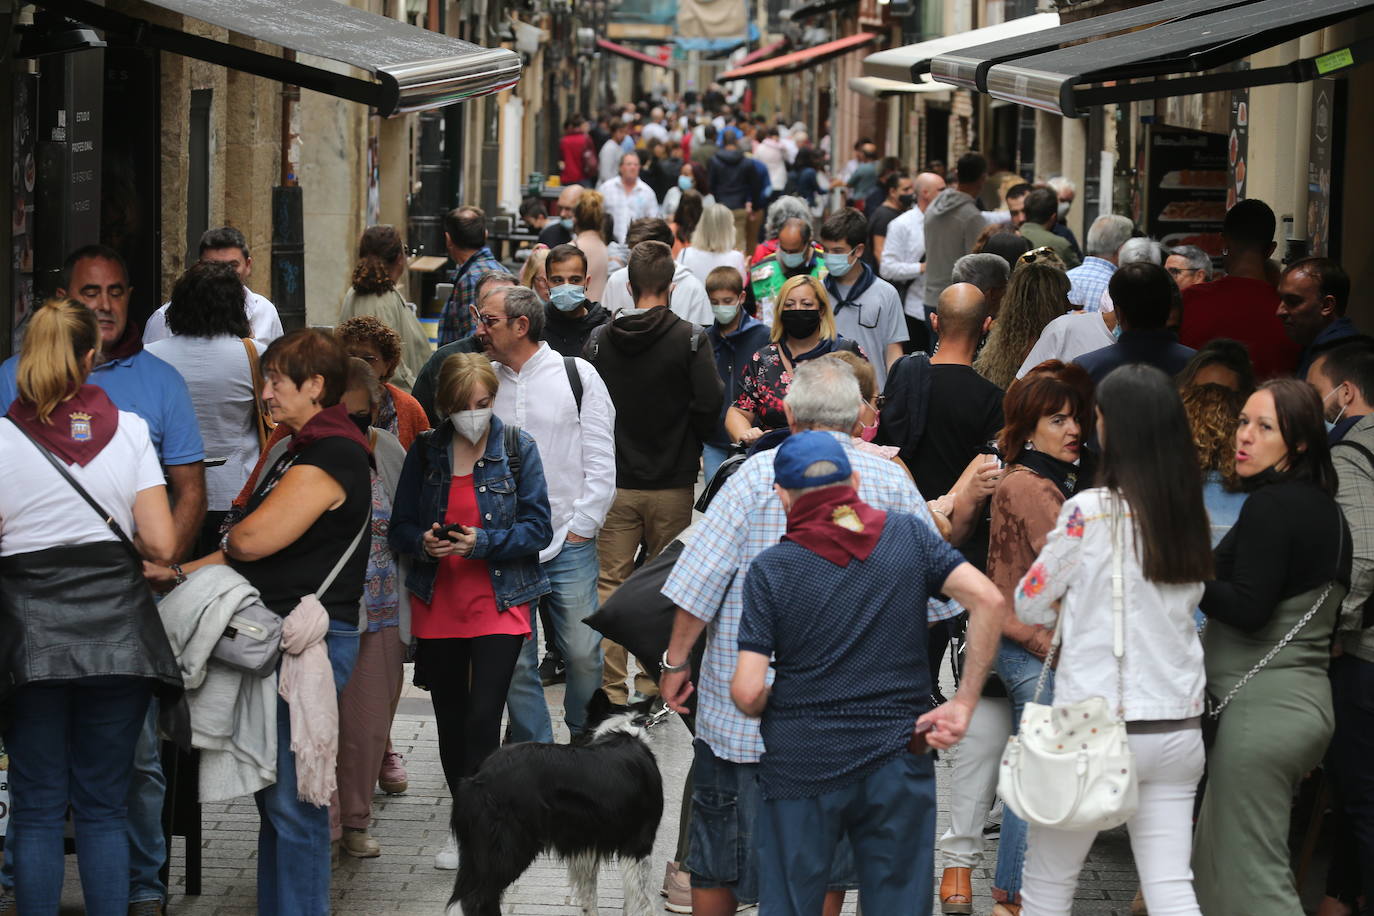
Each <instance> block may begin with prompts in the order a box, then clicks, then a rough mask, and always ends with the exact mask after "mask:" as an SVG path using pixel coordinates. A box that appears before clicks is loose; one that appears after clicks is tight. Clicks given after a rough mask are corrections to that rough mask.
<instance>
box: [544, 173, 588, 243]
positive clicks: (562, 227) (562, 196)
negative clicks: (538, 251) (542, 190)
mask: <svg viewBox="0 0 1374 916" xmlns="http://www.w3.org/2000/svg"><path fill="white" fill-rule="evenodd" d="M581 197H582V186H581V185H578V184H575V185H570V186H568V187H565V188H564V189H563V190H561V191H559V192H558V219H551V220H549V221H548V223H547V224H546V225H545V226H544V231H543V232H540V233H539V244H541V245H548V246H549V247H550V248H557V247H558V246H559V245H569V244H571V243H572V239H573V209H574V208H576V207H577V202H578V200H580V199H581Z"/></svg>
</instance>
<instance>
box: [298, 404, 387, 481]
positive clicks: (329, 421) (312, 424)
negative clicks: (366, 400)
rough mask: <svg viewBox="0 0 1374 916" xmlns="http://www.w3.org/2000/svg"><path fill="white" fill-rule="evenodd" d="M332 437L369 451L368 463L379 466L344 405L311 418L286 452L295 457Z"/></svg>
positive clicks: (337, 405) (336, 405)
mask: <svg viewBox="0 0 1374 916" xmlns="http://www.w3.org/2000/svg"><path fill="white" fill-rule="evenodd" d="M332 437H337V438H340V439H348V440H350V441H352V442H356V443H358V444H359V445H361V446H362V447H363V448H365V449H367V460H368V463H369V464H371V465H372V466H373V467H374V468H375V467H376V466H377V463H376V461H375V459H373V457H372V449H371V448H370V447H369V445H368V441H367V439H366V437H364V436H363V434H362V432H361V431H360V430H359V429H358V427H357V424H355V423H354V422H353V421H352V420H350V419H349V418H348V409H347V408H345V407H344V406H343V404H335V405H334V406H333V407H326V408H324V409H323V410H321V411H320V412H319V413H317V414H315V415H314V416H313V417H311V418H310V419H309V420H308V421H307V422H306V424H305V425H304V426H302V427H301V428H300V429H298V430H296V434H295V435H294V436H292V437H291V442H290V444H288V445H287V446H286V452H287V454H288V455H292V456H294V455H297V454H299V453H300V451H301V450H302V449H304V448H305V447H306V446H308V445H313V444H314V443H316V442H319V441H320V440H321V439H329V438H332Z"/></svg>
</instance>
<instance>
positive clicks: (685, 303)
mask: <svg viewBox="0 0 1374 916" xmlns="http://www.w3.org/2000/svg"><path fill="white" fill-rule="evenodd" d="M601 305H602V307H603V308H605V309H606V311H608V312H610V313H611V317H612V318H614V317H615V316H616V315H619V314H620V313H621V312H623V311H625V310H626V309H632V308H634V307H635V300H634V296H632V295H631V294H630V268H628V267H622V268H620V269H619V270H617V271H615V272H614V273H612V274H611V277H610V279H609V280H607V281H606V291H605V292H603V293H602V294H601ZM668 311H670V312H672V313H673V314H674V315H676V316H677V317H679V318H681V319H682V320H683V321H690V322H691V323H692V324H695V325H698V326H699V327H703V328H709V327H710V326H711V325H713V324H715V322H716V317H715V313H714V312H712V311H711V297H710V296H708V295H706V287H705V285H704V284H703V283H702V282H701V281H700V280H698V279H697V278H696V276H694V275H693V274H692V271H691V270H690V269H688V267H687V265H686V264H674V265H673V286H672V292H670V293H669V294H668Z"/></svg>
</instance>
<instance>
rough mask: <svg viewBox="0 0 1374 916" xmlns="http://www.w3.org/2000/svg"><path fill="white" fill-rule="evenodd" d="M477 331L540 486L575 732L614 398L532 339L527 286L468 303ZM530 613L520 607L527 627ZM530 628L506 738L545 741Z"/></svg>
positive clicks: (608, 487) (537, 328) (500, 401)
mask: <svg viewBox="0 0 1374 916" xmlns="http://www.w3.org/2000/svg"><path fill="white" fill-rule="evenodd" d="M478 312H479V318H478V322H477V336H478V338H480V339H481V341H482V346H483V348H484V349H485V350H486V352H487V355H488V356H490V357H491V359H492V368H493V369H495V370H496V377H497V378H498V379H499V380H500V382H501V384H500V387H499V388H498V389H497V391H496V397H495V398H494V399H493V401H492V410H493V411H495V413H496V416H498V417H500V418H501V422H502V423H504V424H506V425H507V426H518V427H519V428H521V429H523V430H525V432H527V433H529V434H530V435H531V436H533V437H534V441H535V443H536V444H538V446H539V457H540V460H541V462H542V463H543V466H544V479H545V481H546V483H547V484H548V489H549V509H550V512H551V521H552V523H553V539H552V540H551V541H550V542H549V546H547V547H545V548H544V549H543V550H541V551H540V552H539V562H540V564H541V565H542V566H543V568H544V574H545V575H546V576H547V577H548V579H549V585H550V587H551V588H552V591H551V592H550V593H549V594H548V595H546V596H545V597H544V598H543V599H541V601H543V603H544V604H545V607H546V609H547V610H548V612H549V615H548V617H549V621H550V623H551V624H552V627H553V632H551V633H546V634H545V635H544V638H545V641H546V642H549V643H555V642H556V644H557V646H558V650H559V653H560V654H561V656H562V658H563V662H564V664H565V665H566V666H567V678H568V686H567V692H566V694H564V698H563V715H564V721H565V722H566V723H567V725H568V731H569V732H570V733H571V734H573V735H577V734H579V733H581V731H582V730H583V728H584V726H585V724H586V716H587V701H588V700H590V699H591V697H592V694H593V693H594V692H595V691H596V690H597V689H598V688H600V686H601V634H600V633H598V632H596V631H595V630H593V629H592V628H591V627H589V626H587V625H586V624H585V623H583V622H582V621H583V619H584V618H586V617H588V616H590V615H591V614H593V613H595V611H596V609H597V607H598V601H597V591H596V578H597V573H598V571H599V569H600V563H599V561H598V558H597V552H596V536H597V534H598V533H600V531H601V526H602V524H603V523H604V522H605V520H606V513H607V512H608V511H609V510H610V508H611V502H612V500H614V499H615V478H616V475H615V406H614V405H613V404H612V403H611V396H610V394H609V393H608V392H607V390H606V384H605V382H603V381H602V380H601V376H600V375H598V374H597V372H596V370H595V369H593V368H592V366H591V364H590V363H588V362H587V361H586V360H583V359H579V358H576V357H571V356H559V354H558V352H557V351H555V350H554V349H553V348H551V347H550V346H549V345H548V344H547V343H545V342H543V341H541V340H540V336H541V332H542V330H543V327H544V307H543V305H542V304H540V302H539V297H537V296H536V295H535V294H534V291H533V290H530V289H527V288H525V287H523V286H493V287H490V288H489V289H488V290H487V292H486V295H485V296H484V297H483V298H482V302H481V306H480V308H479V309H478ZM538 623H539V615H537V614H531V615H530V625H531V627H536V628H537V626H538ZM538 641H539V639H538V635H537V634H532V635H531V637H530V639H528V640H526V641H525V647H524V649H523V650H522V651H521V653H520V658H519V660H518V661H517V662H516V666H515V673H514V674H513V675H512V677H511V684H510V692H509V693H508V694H507V697H506V703H507V705H508V706H509V708H510V733H511V740H513V741H542V742H545V743H551V742H552V741H553V728H552V724H551V722H550V720H549V707H548V704H547V703H546V702H545V701H544V688H543V685H542V683H541V682H540V678H539V655H538V645H537V644H538Z"/></svg>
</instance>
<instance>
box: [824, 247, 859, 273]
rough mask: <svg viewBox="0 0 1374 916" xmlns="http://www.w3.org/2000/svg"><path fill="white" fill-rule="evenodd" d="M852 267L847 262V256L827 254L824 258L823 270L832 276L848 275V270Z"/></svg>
mask: <svg viewBox="0 0 1374 916" xmlns="http://www.w3.org/2000/svg"><path fill="white" fill-rule="evenodd" d="M851 254H852V252H851ZM853 266H854V265H853V264H852V263H850V261H849V255H848V254H827V255H826V256H825V269H826V270H828V271H830V273H831V275H832V276H836V277H843V276H844V275H845V274H847V273H849V268H851V267H853Z"/></svg>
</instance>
